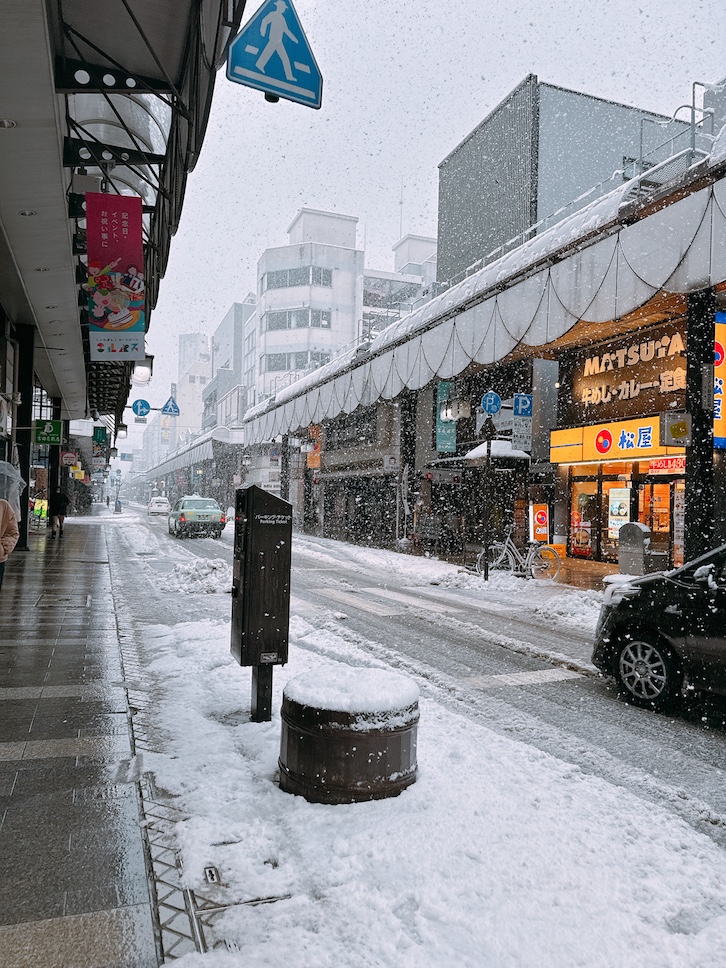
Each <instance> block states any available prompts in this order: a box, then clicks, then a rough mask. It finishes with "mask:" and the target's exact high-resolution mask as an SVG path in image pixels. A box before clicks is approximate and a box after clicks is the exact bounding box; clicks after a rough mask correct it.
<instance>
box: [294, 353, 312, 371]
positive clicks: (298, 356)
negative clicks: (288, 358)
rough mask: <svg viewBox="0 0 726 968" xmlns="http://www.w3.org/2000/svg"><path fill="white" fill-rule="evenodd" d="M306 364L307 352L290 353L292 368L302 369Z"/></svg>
mask: <svg viewBox="0 0 726 968" xmlns="http://www.w3.org/2000/svg"><path fill="white" fill-rule="evenodd" d="M307 365H308V354H307V353H293V354H292V368H293V370H304V369H305V367H306V366H307Z"/></svg>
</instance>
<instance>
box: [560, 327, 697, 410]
mask: <svg viewBox="0 0 726 968" xmlns="http://www.w3.org/2000/svg"><path fill="white" fill-rule="evenodd" d="M560 379H561V381H562V383H563V385H565V386H571V388H572V391H571V395H570V398H569V399H568V400H565V401H563V407H564V413H563V422H564V423H566V424H568V425H570V426H577V425H578V424H586V423H591V422H593V421H598V422H603V421H612V420H627V419H629V418H633V417H637V416H638V415H639V414H643V413H658V412H663V411H664V410H683V409H685V403H686V340H685V331H684V328H683V326H682V324H680V323H676V322H673V323H668V324H666V325H663V326H655V327H652V328H649V329H648V330H644V331H636V332H634V333H631V334H630V335H629V336H627V337H619V338H618V339H616V340H611V341H609V342H607V343H601V344H598V345H595V346H589V347H587V348H585V349H578V350H573V351H571V352H568V353H566V354H564V355H563V358H562V362H561V375H560Z"/></svg>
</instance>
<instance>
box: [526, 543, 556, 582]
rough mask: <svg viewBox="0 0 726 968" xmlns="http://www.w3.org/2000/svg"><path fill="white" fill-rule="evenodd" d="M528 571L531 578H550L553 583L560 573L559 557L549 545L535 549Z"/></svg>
mask: <svg viewBox="0 0 726 968" xmlns="http://www.w3.org/2000/svg"><path fill="white" fill-rule="evenodd" d="M529 571H530V574H531V575H532V578H550V579H552V580H553V581H554V579H555V578H557V576H558V575H559V573H560V556H559V555H558V554H557V552H556V551H555V549H554V548H550V546H549V545H544V546H543V547H541V548H536V549H535V552H534V555H533V556H532V560H531V562H530V565H529Z"/></svg>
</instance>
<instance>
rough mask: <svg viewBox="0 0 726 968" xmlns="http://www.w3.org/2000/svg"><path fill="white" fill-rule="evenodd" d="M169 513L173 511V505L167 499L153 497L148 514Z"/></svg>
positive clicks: (147, 510)
mask: <svg viewBox="0 0 726 968" xmlns="http://www.w3.org/2000/svg"><path fill="white" fill-rule="evenodd" d="M169 511H171V504H169V500H168V498H165V497H152V499H151V500H150V501H149V506H148V508H147V509H146V513H147V514H168V513H169Z"/></svg>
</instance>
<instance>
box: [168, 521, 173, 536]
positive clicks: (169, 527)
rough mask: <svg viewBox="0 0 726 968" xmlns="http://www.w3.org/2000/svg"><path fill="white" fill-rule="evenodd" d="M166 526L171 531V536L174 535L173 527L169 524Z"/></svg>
mask: <svg viewBox="0 0 726 968" xmlns="http://www.w3.org/2000/svg"><path fill="white" fill-rule="evenodd" d="M166 526H167V528H168V529H169V534H174V529H173V528H172V526H171V525H170V524H169V523H168V522H167V525H166Z"/></svg>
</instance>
